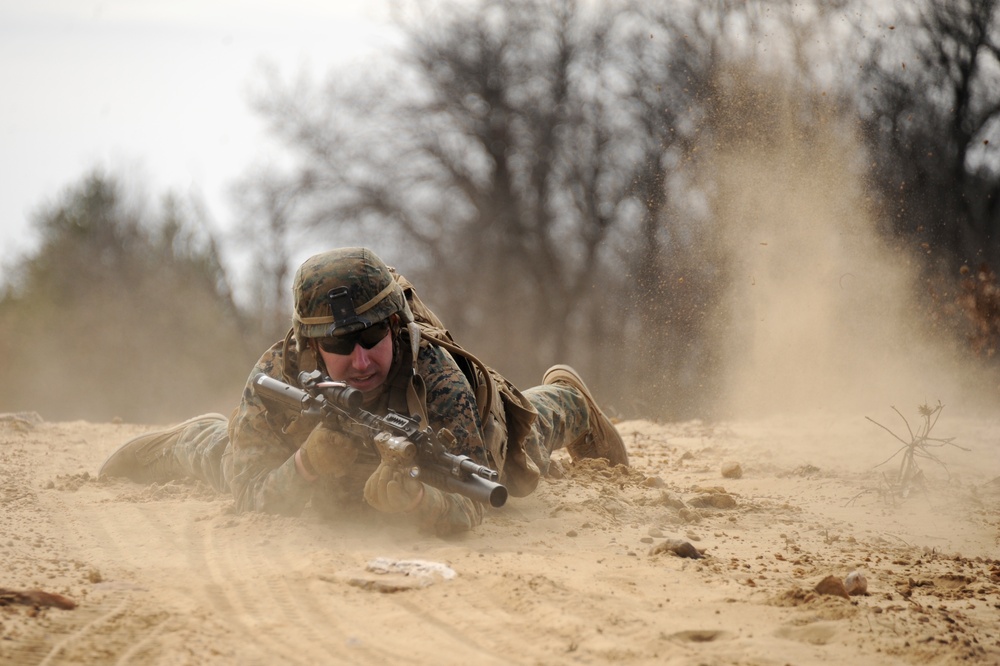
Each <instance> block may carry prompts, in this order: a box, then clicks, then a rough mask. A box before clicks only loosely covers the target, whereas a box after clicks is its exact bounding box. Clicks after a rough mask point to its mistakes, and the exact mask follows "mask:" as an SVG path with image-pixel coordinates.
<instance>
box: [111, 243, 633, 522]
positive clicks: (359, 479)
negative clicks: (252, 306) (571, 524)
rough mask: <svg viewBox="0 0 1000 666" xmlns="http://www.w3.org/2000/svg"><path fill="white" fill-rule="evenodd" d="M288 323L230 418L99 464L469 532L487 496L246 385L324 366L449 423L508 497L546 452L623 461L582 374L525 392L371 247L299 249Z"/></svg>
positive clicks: (451, 444)
mask: <svg viewBox="0 0 1000 666" xmlns="http://www.w3.org/2000/svg"><path fill="white" fill-rule="evenodd" d="M292 290H293V298H294V308H295V310H294V313H293V316H292V327H291V329H290V330H289V331H288V334H287V335H286V336H285V337H284V339H283V340H280V341H278V342H276V343H275V344H274V345H273V346H272V347H271V348H270V349H268V350H267V351H266V352H264V354H263V356H261V358H260V360H259V361H258V362H257V364H256V366H255V367H254V369H253V370H252V372H251V373H250V377H249V379H248V381H247V384H246V387H245V388H244V391H243V396H242V400H241V401H240V404H239V406H238V407H237V408H236V410H235V411H234V412H233V414H232V415H231V417H229V418H226V417H225V416H223V415H221V414H205V415H202V416H198V417H195V418H193V419H189V420H187V421H184V422H183V423H181V424H179V425H177V426H174V427H173V428H170V429H168V430H163V431H158V432H152V433H149V434H145V435H141V436H139V437H136V438H134V439H132V440H130V441H128V442H126V443H125V444H123V445H122V446H121V447H120V448H119V449H118V450H117V451H115V452H114V453H113V454H112V455H111V456H110V457H109V458H108V459H107V460H106V461H105V462H104V464H103V465H102V467H101V470H100V476H105V477H111V476H119V477H127V478H129V479H132V480H133V481H137V482H140V483H152V482H165V481H169V480H172V479H178V478H184V477H195V478H199V479H201V480H203V481H206V482H208V483H209V484H211V485H212V486H213V487H214V488H215V489H216V490H218V491H220V492H226V493H232V495H233V498H234V500H235V503H236V508H237V510H238V511H261V512H267V513H279V514H287V515H295V514H298V513H299V512H301V511H302V509H303V508H304V507H305V505H306V504H307V503H309V502H310V501H311V502H312V504H313V505H314V506H315V507H316V508H317V509H318V510H320V511H321V512H327V511H344V510H350V509H351V508H352V507H353V508H357V507H359V506H362V507H363V503H362V501H361V500H362V499H363V500H364V503H366V504H367V505H369V506H371V507H373V508H374V509H376V510H377V511H380V512H382V513H385V514H398V515H401V516H405V517H406V518H407V519H408V520H411V521H413V522H415V523H416V524H417V525H419V526H420V527H421V528H422V529H425V530H429V531H434V532H436V533H438V534H447V533H451V532H457V531H463V530H469V529H472V528H473V527H475V526H476V525H478V524H480V522H481V521H482V519H483V510H484V509H483V505H482V504H481V503H480V502H479V501H476V500H474V499H470V498H469V497H466V496H464V495H462V494H460V493H455V492H449V491H447V490H442V489H441V488H438V487H434V486H432V485H430V484H427V483H423V482H422V481H420V479H419V476H417V477H414V476H413V475H412V474H410V473H408V470H407V469H406V467H405V465H404V464H403V463H402V461H400V460H398V459H396V458H394V457H393V456H384V457H383V458H378V457H376V458H375V459H374V460H371V459H365V458H364V457H359V456H358V451H359V450H360V449H363V447H359V442H358V441H357V437H358V435H357V434H356V433H352V432H350V431H348V430H346V429H343V428H338V427H336V425H335V424H331V423H330V422H329V421H324V420H321V419H319V418H318V417H317V416H316V415H313V414H308V413H303V412H302V411H301V410H298V409H294V408H292V407H291V406H288V405H285V406H281V405H276V404H274V403H273V402H272V403H271V404H268V403H266V402H265V401H264V400H263V399H262V397H261V396H260V395H258V392H256V391H255V390H254V378H256V377H258V376H259V375H261V374H263V375H266V376H268V377H272V378H274V379H277V380H279V381H281V382H283V383H285V384H288V385H291V386H293V387H297V388H302V384H301V380H300V377H305V376H310V373H315V372H317V371H318V372H319V373H320V374H321V375H322V376H324V377H327V378H329V379H330V380H333V381H337V382H343V383H344V384H346V385H347V386H348V387H350V388H352V389H355V390H357V391H359V392H360V393H361V395H362V405H363V407H364V409H365V410H367V411H368V412H371V413H373V414H378V415H386V414H390V413H393V412H394V413H397V414H405V415H410V416H411V417H413V418H414V419H415V420H418V421H419V423H421V424H426V425H427V426H428V427H429V428H431V429H432V431H433V432H438V431H447V432H448V433H450V435H449V437H448V438H447V439H446V441H447V442H448V444H447V446H448V448H449V449H450V451H449V453H451V454H454V455H455V456H461V457H467V458H468V459H470V460H471V461H473V462H475V463H476V464H478V465H483V466H487V467H489V468H491V469H493V470H496V471H497V472H498V473H499V480H500V482H501V483H502V484H503V485H504V486H505V487H506V489H507V490H508V491H509V493H510V494H511V495H512V496H514V497H523V496H525V495H528V494H529V493H531V492H532V491H533V490H534V489H535V487H536V486H537V484H538V481H539V477H540V476H541V475H544V474H546V473H547V472H548V470H549V466H550V455H551V453H552V452H553V451H555V450H557V449H560V448H563V447H565V448H566V449H567V450H568V452H569V454H570V457H571V458H572V459H574V460H576V459H579V458H605V459H607V460H608V461H609V462H610V463H611V464H613V465H617V464H622V465H627V464H628V454H627V452H626V450H625V446H624V443H623V442H622V439H621V436H620V435H619V434H618V431H617V430H616V429H615V427H614V425H613V424H612V423H611V422H610V420H608V418H607V417H606V416H605V415H604V413H603V412H602V411H601V410H600V408H599V407H598V406H597V404H596V402H595V401H594V398H593V396H592V395H591V393H590V391H589V390H588V389H587V386H586V385H585V384H584V382H583V380H582V379H581V378H580V376H579V375H578V374H577V373H576V372H575V371H574V370H573V369H572V368H570V367H569V366H565V365H556V366H553V367H552V368H550V369H549V370H548V371H547V372H546V373H545V374H544V375H543V378H542V384H541V385H539V386H536V387H533V388H529V389H526V390H525V391H523V392H521V391H519V390H518V389H517V388H515V387H514V386H513V385H512V384H511V383H510V382H508V381H507V380H506V379H505V378H503V377H502V376H501V375H500V374H499V373H497V372H496V371H495V370H493V369H492V368H490V367H489V366H487V365H485V364H484V363H482V362H481V361H480V360H479V359H478V358H476V357H475V356H474V355H473V354H471V353H469V352H468V351H466V350H465V349H464V348H462V347H461V346H460V345H458V344H457V343H456V342H455V341H454V339H453V338H452V337H451V335H450V333H448V331H447V330H445V328H444V326H443V325H442V324H441V322H440V320H439V319H438V318H437V317H436V316H435V315H434V313H433V312H431V311H430V310H429V309H428V308H427V307H426V306H425V305H424V304H423V303H422V302H421V301H420V299H419V297H418V296H417V295H416V293H415V292H414V289H413V286H412V285H411V284H410V283H409V282H408V281H407V280H406V279H405V278H404V277H403V276H401V275H399V274H398V273H396V272H395V271H394V270H392V269H390V268H389V267H388V266H386V265H385V263H384V262H383V261H382V260H381V259H379V258H378V257H377V256H376V255H375V254H374V253H373V252H371V251H370V250H368V249H366V248H340V249H336V250H331V251H328V252H324V253H321V254H317V255H315V256H313V257H311V258H309V259H307V260H306V261H305V262H304V263H303V264H302V265H301V266H300V267H299V269H298V271H297V272H296V275H295V279H294V282H293V287H292Z"/></svg>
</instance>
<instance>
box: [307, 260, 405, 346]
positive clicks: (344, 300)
mask: <svg viewBox="0 0 1000 666" xmlns="http://www.w3.org/2000/svg"><path fill="white" fill-rule="evenodd" d="M292 297H293V298H294V300H295V312H294V314H293V315H292V328H293V329H294V332H295V340H296V343H297V346H298V348H299V349H300V350H301V349H302V348H304V347H305V341H306V339H308V338H322V337H328V336H339V335H347V334H349V333H354V332H356V331H361V330H364V329H366V328H368V327H369V326H371V325H373V324H376V323H378V322H380V321H382V320H383V319H387V318H388V317H389V316H390V315H393V314H397V313H398V314H399V316H400V319H401V320H402V322H401V323H402V324H403V325H406V324H408V323H410V322H412V321H413V314H412V313H411V312H410V307H409V306H408V305H407V304H406V297H405V296H404V295H403V289H402V287H400V286H399V284H398V283H397V282H396V280H395V279H394V278H393V274H392V271H391V270H390V269H389V267H388V266H386V265H385V263H383V261H382V260H381V259H379V258H378V257H377V256H376V255H375V253H374V252H372V251H371V250H369V249H367V248H363V247H345V248H340V249H337V250H330V251H329V252H323V253H321V254H317V255H314V256H312V257H310V258H309V259H306V260H305V262H304V263H303V264H302V265H301V266H299V270H298V271H297V272H296V273H295V281H294V282H293V284H292Z"/></svg>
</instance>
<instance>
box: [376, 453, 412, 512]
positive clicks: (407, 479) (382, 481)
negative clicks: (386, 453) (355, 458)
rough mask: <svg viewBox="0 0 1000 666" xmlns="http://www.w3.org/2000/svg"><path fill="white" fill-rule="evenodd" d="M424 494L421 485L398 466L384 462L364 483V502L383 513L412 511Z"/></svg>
mask: <svg viewBox="0 0 1000 666" xmlns="http://www.w3.org/2000/svg"><path fill="white" fill-rule="evenodd" d="M425 493H426V491H425V489H424V484H423V483H421V482H420V481H418V480H416V479H414V478H413V477H411V476H410V475H409V474H408V473H407V471H406V470H404V469H403V468H402V467H400V466H399V465H396V464H393V463H387V462H384V461H383V462H382V463H380V464H379V466H378V468H377V469H376V470H375V472H374V473H372V475H371V476H370V477H369V478H368V481H367V482H366V483H365V501H367V502H368V503H369V504H370V505H372V506H373V507H375V508H376V509H378V510H379V511H382V512H383V513H402V512H404V511H413V510H414V509H416V508H417V507H418V506H419V505H420V500H422V499H423V498H424V495H425Z"/></svg>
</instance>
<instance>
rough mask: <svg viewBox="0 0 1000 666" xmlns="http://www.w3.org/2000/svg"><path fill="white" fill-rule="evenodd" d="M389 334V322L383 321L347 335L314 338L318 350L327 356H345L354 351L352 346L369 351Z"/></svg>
mask: <svg viewBox="0 0 1000 666" xmlns="http://www.w3.org/2000/svg"><path fill="white" fill-rule="evenodd" d="M388 334H389V320H388V319H383V320H382V321H380V322H378V323H377V324H372V325H371V326H369V327H368V328H366V329H363V330H361V331H358V332H356V333H348V334H347V335H333V336H330V337H326V338H316V344H318V345H319V348H320V349H322V350H323V351H325V352H326V353H328V354H337V355H339V356H347V355H349V354H350V353H351V352H353V351H354V345H361V346H362V347H363V348H365V349H371V348H372V347H374V346H375V345H377V344H378V343H380V342H382V340H383V339H384V338H385V336H386V335H388Z"/></svg>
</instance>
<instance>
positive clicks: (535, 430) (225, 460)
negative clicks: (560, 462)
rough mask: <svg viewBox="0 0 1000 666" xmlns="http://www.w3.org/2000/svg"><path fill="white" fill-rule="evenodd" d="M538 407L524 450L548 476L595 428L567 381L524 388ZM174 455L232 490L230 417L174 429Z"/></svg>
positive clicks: (198, 475) (212, 417)
mask: <svg viewBox="0 0 1000 666" xmlns="http://www.w3.org/2000/svg"><path fill="white" fill-rule="evenodd" d="M523 394H524V396H525V397H526V398H527V399H528V400H529V401H530V402H531V404H532V406H534V408H535V409H536V410H537V411H538V418H537V419H536V420H535V422H534V424H533V425H532V428H531V432H530V433H529V435H528V437H527V438H526V440H525V442H524V450H525V452H526V453H527V454H528V456H529V457H530V458H531V460H532V461H533V462H534V463H535V464H536V465H537V466H538V470H539V471H540V472H541V473H542V474H543V475H544V474H547V473H548V470H549V464H550V456H551V455H552V452H553V451H556V450H558V449H561V448H563V447H564V446H566V445H567V444H569V443H571V442H573V441H575V440H577V439H578V438H580V437H582V436H583V435H585V434H586V433H587V432H588V430H589V429H590V414H589V410H588V408H587V401H586V400H585V399H584V397H583V395H582V394H581V393H580V392H579V391H578V390H577V389H575V388H573V387H570V386H566V385H563V384H549V385H545V386H535V387H532V388H529V389H526V390H525V391H523ZM174 430H175V432H176V435H175V436H176V438H177V439H176V442H175V443H174V446H173V452H174V456H175V457H176V459H177V461H178V462H179V463H180V465H181V467H182V468H183V469H184V470H185V471H187V472H189V473H190V474H191V475H192V476H194V477H196V478H198V479H201V480H202V481H204V482H206V483H208V484H210V485H211V486H212V487H213V488H215V489H216V490H217V491H219V492H223V493H229V492H231V490H230V485H229V482H230V480H231V479H232V477H233V451H232V446H230V441H229V419H227V418H226V417H225V416H223V415H222V414H206V415H204V416H200V417H197V418H194V419H191V420H189V421H186V422H185V423H184V424H181V426H180V427H177V428H175V429H174Z"/></svg>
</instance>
